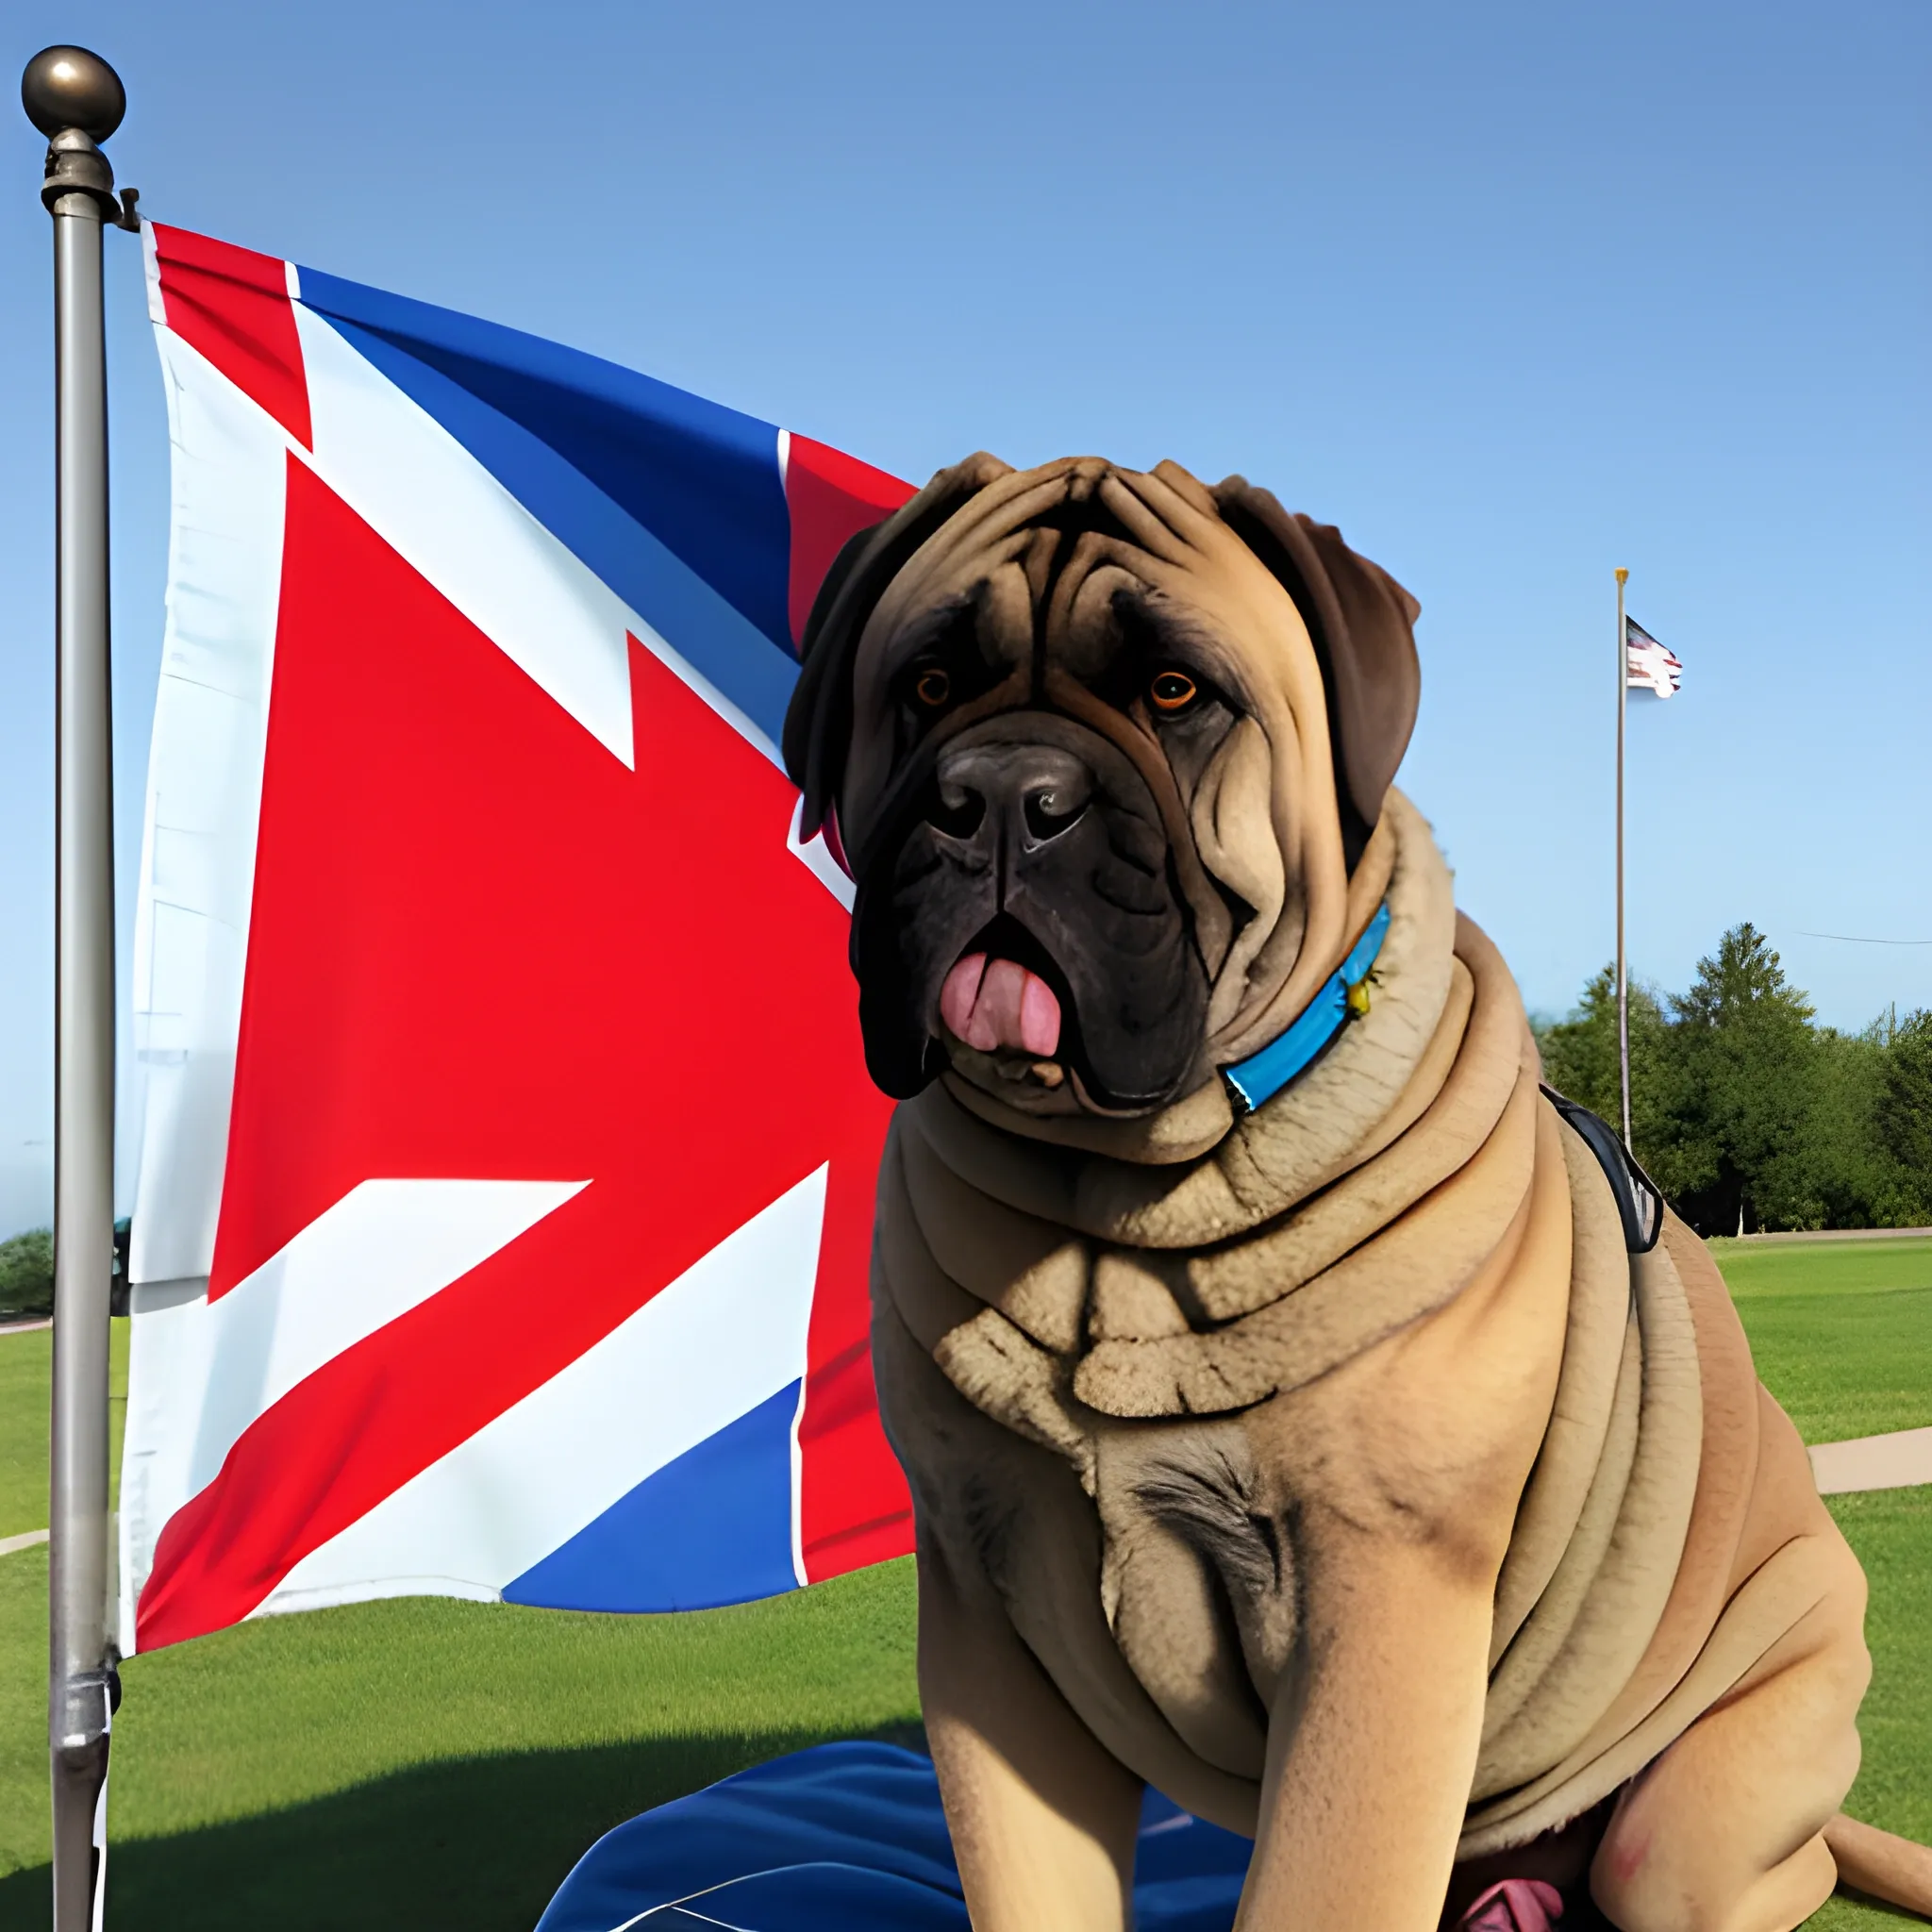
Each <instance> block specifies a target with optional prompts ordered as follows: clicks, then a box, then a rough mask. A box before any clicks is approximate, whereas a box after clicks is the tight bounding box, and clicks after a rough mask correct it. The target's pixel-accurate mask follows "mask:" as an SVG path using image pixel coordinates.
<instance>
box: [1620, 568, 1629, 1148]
mask: <svg viewBox="0 0 1932 1932" xmlns="http://www.w3.org/2000/svg"><path fill="white" fill-rule="evenodd" d="M1629 576H1630V573H1629V572H1628V571H1627V570H1619V571H1618V573H1617V1079H1618V1092H1619V1096H1620V1098H1621V1099H1622V1102H1623V1108H1624V1147H1625V1148H1628V1147H1629V1145H1630V971H1629V961H1628V959H1627V958H1626V957H1625V955H1624V721H1625V719H1626V718H1627V717H1628V716H1629V713H1630V634H1629V631H1628V630H1627V629H1626V628H1625V625H1624V584H1625V583H1626V582H1627V581H1628V580H1629Z"/></svg>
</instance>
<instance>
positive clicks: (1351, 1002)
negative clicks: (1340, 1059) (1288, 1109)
mask: <svg viewBox="0 0 1932 1932" xmlns="http://www.w3.org/2000/svg"><path fill="white" fill-rule="evenodd" d="M1388 932H1389V902H1388V901H1387V900H1386V899H1385V900H1384V901H1383V902H1382V904H1381V905H1380V906H1378V907H1377V908H1375V916H1374V918H1373V919H1372V920H1370V921H1369V923H1368V924H1367V925H1366V926H1365V927H1364V928H1363V930H1362V936H1361V938H1360V939H1358V940H1357V941H1356V942H1355V944H1354V945H1353V946H1352V947H1350V949H1349V954H1348V958H1345V959H1344V960H1343V961H1342V962H1341V966H1340V967H1339V968H1338V969H1337V970H1336V971H1335V973H1334V974H1331V975H1330V976H1329V978H1328V979H1326V980H1325V981H1324V983H1323V985H1322V989H1321V991H1319V992H1317V993H1316V994H1315V996H1314V998H1313V999H1311V1000H1310V1001H1309V1002H1308V1004H1307V1006H1306V1007H1305V1008H1303V1009H1302V1011H1301V1012H1300V1014H1299V1015H1297V1016H1296V1018H1295V1020H1294V1021H1293V1023H1292V1024H1291V1025H1290V1026H1289V1027H1288V1028H1287V1029H1286V1030H1285V1031H1284V1032H1282V1033H1281V1034H1280V1035H1279V1036H1278V1037H1277V1038H1276V1039H1274V1040H1273V1041H1270V1042H1269V1043H1268V1044H1267V1045H1266V1046H1264V1047H1263V1048H1262V1049H1261V1051H1260V1052H1259V1053H1257V1054H1254V1055H1251V1056H1250V1057H1249V1058H1247V1059H1244V1060H1239V1061H1237V1062H1236V1063H1235V1064H1234V1065H1233V1066H1231V1067H1223V1068H1222V1070H1221V1077H1222V1078H1223V1079H1224V1081H1226V1083H1227V1090H1228V1095H1229V1098H1230V1099H1231V1100H1232V1101H1233V1102H1234V1108H1235V1113H1236V1115H1237V1117H1239V1116H1241V1115H1243V1114H1250V1113H1253V1112H1254V1110H1255V1109H1256V1108H1257V1107H1261V1106H1264V1105H1266V1103H1267V1102H1269V1101H1271V1100H1273V1099H1274V1096H1275V1095H1276V1094H1277V1093H1279V1092H1280V1091H1281V1090H1282V1089H1283V1088H1284V1087H1286V1086H1287V1085H1288V1083H1289V1082H1290V1081H1291V1080H1292V1079H1293V1078H1294V1077H1295V1075H1296V1074H1300V1073H1302V1072H1304V1071H1305V1070H1306V1069H1307V1066H1308V1065H1309V1064H1310V1063H1311V1062H1312V1061H1313V1059H1314V1058H1315V1057H1316V1055H1318V1054H1319V1053H1320V1052H1321V1051H1322V1050H1323V1048H1324V1047H1325V1046H1327V1045H1328V1044H1329V1043H1330V1042H1331V1041H1333V1040H1334V1038H1335V1036H1336V1035H1337V1034H1338V1033H1340V1032H1341V1029H1342V1028H1343V1027H1344V1026H1346V1025H1347V1024H1348V1023H1349V1021H1350V1020H1351V1019H1357V1018H1360V1017H1361V1016H1362V1015H1363V1014H1365V1013H1367V1011H1368V1010H1369V974H1370V973H1371V972H1372V971H1373V970H1374V964H1375V959H1376V957H1377V956H1378V955H1379V954H1380V952H1381V950H1382V941H1383V940H1384V939H1385V938H1386V937H1387V936H1388Z"/></svg>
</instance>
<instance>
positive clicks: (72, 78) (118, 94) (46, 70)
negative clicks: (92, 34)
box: [20, 47, 127, 141]
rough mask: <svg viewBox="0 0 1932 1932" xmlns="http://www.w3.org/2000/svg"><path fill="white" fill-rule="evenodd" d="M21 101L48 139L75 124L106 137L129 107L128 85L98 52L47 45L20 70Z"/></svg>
mask: <svg viewBox="0 0 1932 1932" xmlns="http://www.w3.org/2000/svg"><path fill="white" fill-rule="evenodd" d="M20 105H21V106H22V107H23V108H25V109H26V118H27V119H28V120H29V121H31V122H32V123H33V124H34V125H35V126H36V127H38V128H39V129H40V130H41V132H42V134H44V135H45V136H46V137H47V139H48V140H49V141H51V140H53V138H54V137H55V136H56V135H57V134H61V133H64V132H65V131H66V130H67V129H68V128H70V127H75V128H78V129H79V130H80V132H81V133H83V134H85V135H87V136H88V137H89V138H90V139H91V140H92V141H106V140H107V138H108V135H110V134H112V133H113V131H114V130H115V128H117V127H118V126H120V125H121V117H122V116H123V115H124V114H125V113H126V111H127V90H126V89H125V88H124V87H123V86H122V85H121V76H120V75H118V74H116V73H115V72H114V70H113V69H112V68H111V67H109V66H108V63H107V62H106V61H105V60H103V59H102V58H101V57H100V56H99V55H98V54H91V53H89V52H88V50H87V49H86V48H85V47H42V49H41V51H40V52H39V53H38V54H36V55H35V56H34V58H32V59H31V60H29V61H28V62H27V63H26V72H25V74H23V75H21V76H20Z"/></svg>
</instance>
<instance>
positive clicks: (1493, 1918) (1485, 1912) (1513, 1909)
mask: <svg viewBox="0 0 1932 1932" xmlns="http://www.w3.org/2000/svg"><path fill="white" fill-rule="evenodd" d="M1562 1916H1563V1900H1562V1895H1561V1894H1560V1893H1559V1892H1558V1891H1557V1888H1556V1887H1555V1886H1554V1885H1545V1884H1544V1883H1543V1881H1542V1880H1541V1878H1506V1879H1504V1880H1503V1881H1502V1883H1501V1884H1499V1885H1492V1886H1491V1887H1490V1889H1489V1890H1487V1891H1486V1892H1484V1893H1483V1894H1482V1896H1481V1897H1480V1898H1478V1899H1477V1900H1476V1901H1475V1903H1474V1905H1472V1906H1471V1907H1470V1908H1469V1909H1468V1911H1466V1912H1464V1913H1463V1915H1462V1916H1461V1918H1459V1919H1458V1920H1457V1922H1456V1932H1550V1927H1551V1926H1552V1925H1554V1924H1556V1923H1557V1920H1558V1919H1560V1918H1561V1917H1562Z"/></svg>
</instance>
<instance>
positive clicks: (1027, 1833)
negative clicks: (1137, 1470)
mask: <svg viewBox="0 0 1932 1932" xmlns="http://www.w3.org/2000/svg"><path fill="white" fill-rule="evenodd" d="M919 1694H920V1701H921V1704H922V1705H923V1707H924V1714H925V1733H926V1737H927V1740H929V1742H930V1743H931V1745H932V1756H933V1763H934V1765H935V1767H936V1768H937V1770H938V1772H939V1777H940V1791H941V1796H942V1797H943V1798H944V1800H945V1807H946V1823H947V1824H948V1825H950V1827H951V1828H952V1834H953V1849H954V1851H955V1853H956V1854H957V1856H958V1860H959V1877H960V1881H961V1883H962V1884H963V1885H964V1887H965V1891H966V1906H967V1909H968V1910H969V1911H970V1912H971V1914H972V1917H973V1924H974V1932H1123V1928H1124V1927H1125V1926H1127V1925H1128V1924H1130V1923H1131V1919H1132V1907H1131V1900H1132V1888H1133V1877H1134V1834H1135V1830H1136V1827H1137V1826H1138V1824H1139V1822H1140V1808H1141V1781H1140V1780H1139V1779H1138V1778H1137V1777H1135V1776H1134V1774H1132V1773H1131V1772H1129V1771H1128V1770H1127V1769H1126V1768H1125V1767H1124V1765H1122V1764H1121V1763H1120V1762H1119V1761H1118V1760H1117V1759H1115V1758H1114V1757H1112V1756H1111V1755H1110V1754H1109V1753H1108V1752H1107V1751H1106V1750H1105V1749H1104V1748H1103V1747H1102V1746H1101V1744H1100V1743H1099V1742H1098V1741H1097V1740H1095V1738H1094V1737H1093V1735H1092V1733H1091V1732H1090V1731H1089V1730H1088V1729H1087V1727H1086V1725H1085V1724H1082V1723H1081V1722H1080V1721H1079V1719H1078V1718H1076V1717H1075V1716H1074V1713H1073V1711H1072V1710H1071V1709H1070V1708H1069V1707H1068V1706H1067V1702H1066V1700H1065V1699H1064V1698H1063V1697H1062V1696H1061V1695H1060V1693H1059V1691H1058V1689H1056V1688H1055V1686H1054V1683H1053V1681H1052V1679H1051V1678H1049V1677H1048V1676H1047V1674H1046V1673H1045V1672H1044V1671H1043V1670H1041V1667H1040V1665H1039V1663H1038V1662H1037V1661H1036V1660H1035V1658H1034V1657H1033V1654H1032V1653H1031V1652H1030V1651H1029V1650H1028V1649H1027V1648H1026V1646H1025V1645H1024V1643H1023V1642H1021V1641H1020V1639H1019V1636H1018V1635H1017V1633H1016V1632H1015V1631H1014V1629H1013V1626H1012V1624H1011V1622H1010V1621H1009V1620H1008V1616H1007V1613H1006V1608H1005V1607H1004V1606H1003V1605H1002V1604H1001V1603H1000V1602H999V1600H998V1598H997V1596H996V1595H995V1594H994V1592H993V1591H992V1590H991V1587H990V1586H989V1585H988V1584H987V1583H986V1582H985V1581H984V1579H982V1578H973V1579H960V1578H958V1577H957V1576H956V1575H955V1574H953V1570H952V1567H951V1566H950V1565H949V1564H948V1563H947V1562H946V1560H945V1557H944V1556H943V1555H942V1554H941V1553H940V1552H939V1551H937V1550H934V1549H932V1548H930V1547H928V1545H927V1543H926V1541H925V1539H924V1538H922V1539H921V1547H920V1553H919Z"/></svg>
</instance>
